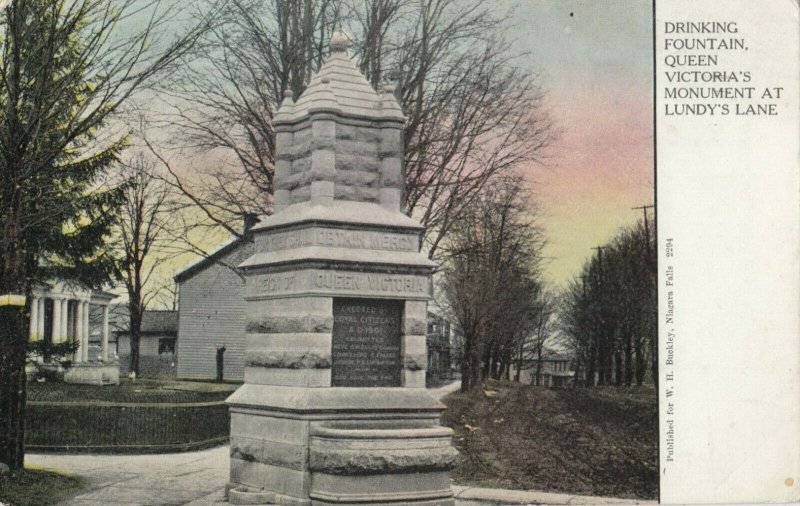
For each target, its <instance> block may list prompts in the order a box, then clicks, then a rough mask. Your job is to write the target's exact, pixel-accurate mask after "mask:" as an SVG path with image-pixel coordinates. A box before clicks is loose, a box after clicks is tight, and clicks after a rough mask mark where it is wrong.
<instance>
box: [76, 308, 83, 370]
mask: <svg viewBox="0 0 800 506" xmlns="http://www.w3.org/2000/svg"><path fill="white" fill-rule="evenodd" d="M74 307H75V320H74V323H75V339H76V340H77V341H78V349H77V350H75V362H76V363H77V362H83V350H84V348H85V346H84V345H83V302H82V301H79V300H77V301H75V306H74Z"/></svg>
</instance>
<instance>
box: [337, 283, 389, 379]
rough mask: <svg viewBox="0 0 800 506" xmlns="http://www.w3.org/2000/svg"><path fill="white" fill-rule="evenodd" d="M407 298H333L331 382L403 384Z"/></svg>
mask: <svg viewBox="0 0 800 506" xmlns="http://www.w3.org/2000/svg"><path fill="white" fill-rule="evenodd" d="M402 315H403V301H396V300H380V299H349V298H335V299H333V342H332V347H331V348H332V349H331V351H332V364H331V386H334V387H399V386H401V372H402V366H403V361H402V357H401V350H400V333H401V323H402Z"/></svg>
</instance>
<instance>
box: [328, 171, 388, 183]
mask: <svg viewBox="0 0 800 506" xmlns="http://www.w3.org/2000/svg"><path fill="white" fill-rule="evenodd" d="M378 182H379V179H378V174H377V173H375V172H370V171H365V170H340V171H337V172H336V184H337V185H346V186H377V184H378Z"/></svg>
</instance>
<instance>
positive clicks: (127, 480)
mask: <svg viewBox="0 0 800 506" xmlns="http://www.w3.org/2000/svg"><path fill="white" fill-rule="evenodd" d="M458 388H459V383H458V382H454V383H451V384H449V385H446V386H444V387H442V388H438V389H435V390H431V393H433V394H434V395H436V396H437V397H439V398H441V397H444V396H445V395H447V394H448V393H450V392H452V391H455V390H458ZM228 462H229V450H228V446H227V445H225V446H220V447H217V448H212V449H210V450H202V451H197V452H186V453H171V454H160V455H86V454H76V455H67V454H42V453H38V454H37V453H31V454H28V455H27V456H26V460H25V463H26V465H32V466H38V467H45V468H49V469H55V470H58V471H61V472H66V473H72V474H77V475H81V476H84V477H85V478H87V479H88V480H89V483H90V485H89V488H88V489H87V490H86V491H84V492H83V493H82V494H80V495H78V496H77V497H75V498H74V499H72V500H70V501H68V502H65V503H63V504H65V505H70V506H88V505H105V504H108V505H129V506H133V505H137V506H143V505H147V506H172V505H175V506H178V505H180V506H211V505H227V504H228V503H226V502H224V497H223V493H224V488H225V484H226V483H227V482H228ZM453 491H454V492H455V494H456V504H458V505H459V506H486V505H497V504H634V502H633V501H631V500H620V499H612V498H605V497H587V496H575V495H568V494H551V493H545V492H529V491H520V490H503V489H491V488H474V487H460V486H454V487H453ZM642 503H644V502H639V503H638V504H642ZM650 503H651V504H655V502H650Z"/></svg>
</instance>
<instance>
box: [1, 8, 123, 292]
mask: <svg viewBox="0 0 800 506" xmlns="http://www.w3.org/2000/svg"><path fill="white" fill-rule="evenodd" d="M3 14H4V15H3V17H2V21H0V30H2V31H3V36H2V47H1V48H0V50H1V52H0V69H1V70H2V72H3V76H4V77H5V79H2V80H0V148H2V149H0V209H3V210H5V209H8V208H9V207H15V206H18V208H17V209H15V212H13V213H11V212H4V213H0V227H2V228H3V229H6V228H8V227H15V228H17V229H18V231H19V235H18V236H17V237H16V241H17V243H16V244H15V245H13V246H15V247H16V250H17V251H22V252H23V254H24V255H25V262H26V263H27V264H28V265H27V271H28V273H27V274H28V279H29V280H30V281H31V282H35V281H44V280H47V279H52V278H53V277H56V276H57V277H59V278H62V279H71V280H75V281H80V282H82V283H83V284H85V285H87V286H92V287H97V286H100V285H102V284H103V283H104V282H106V281H107V280H108V279H109V273H110V272H111V269H110V268H111V264H110V259H108V258H107V257H106V256H105V255H104V254H103V253H102V247H103V246H104V244H105V242H106V240H107V239H108V236H109V230H110V228H111V226H112V225H113V224H114V222H115V220H116V208H117V207H118V206H119V205H120V203H121V189H120V188H119V187H117V188H111V189H106V190H101V189H100V187H99V185H98V183H99V181H100V179H101V177H102V176H103V174H104V173H105V172H106V171H107V170H108V169H109V167H110V166H111V165H112V164H113V163H114V162H115V161H116V160H117V159H118V157H119V155H120V153H121V151H122V150H123V149H124V147H125V146H126V144H127V137H126V136H125V135H119V136H116V137H115V138H114V137H112V138H111V139H108V138H107V136H106V135H105V130H104V129H105V128H106V127H107V121H106V119H107V117H108V113H109V111H108V110H107V108H108V107H110V106H108V105H107V106H104V107H101V108H100V109H99V110H93V104H92V103H90V102H91V100H92V95H91V94H90V93H89V91H90V90H91V89H93V87H94V83H93V81H92V79H91V78H90V77H89V76H88V75H87V67H88V65H89V62H88V61H87V51H90V50H91V49H92V46H91V43H90V42H89V40H90V39H87V35H88V32H86V30H88V28H89V27H90V25H91V21H92V20H91V19H90V18H88V15H89V14H90V11H88V10H87V9H72V8H68V7H67V4H66V3H65V2H59V1H52V0H34V1H28V2H13V3H12V4H11V5H10V6H9V7H8V8H6V9H5V11H4V12H3ZM88 111H91V114H87V112H88ZM83 123H86V124H85V125H84V124H83ZM8 220H15V221H16V223H8V222H7V221H8ZM5 246H11V245H5ZM8 250H9V248H8V247H3V248H0V262H2V261H4V258H3V255H4V254H9V253H7V252H8Z"/></svg>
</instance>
